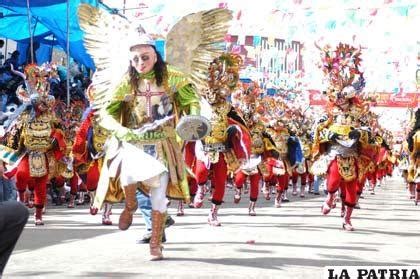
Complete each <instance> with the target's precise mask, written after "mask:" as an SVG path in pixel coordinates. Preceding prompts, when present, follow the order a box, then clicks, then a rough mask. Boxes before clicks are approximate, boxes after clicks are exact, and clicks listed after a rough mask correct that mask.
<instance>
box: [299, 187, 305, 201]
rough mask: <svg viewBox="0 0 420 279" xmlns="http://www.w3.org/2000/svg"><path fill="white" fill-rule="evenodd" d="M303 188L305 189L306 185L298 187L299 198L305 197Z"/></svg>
mask: <svg viewBox="0 0 420 279" xmlns="http://www.w3.org/2000/svg"><path fill="white" fill-rule="evenodd" d="M305 188H306V185H305V184H301V185H300V195H299V196H300V197H301V198H304V197H305Z"/></svg>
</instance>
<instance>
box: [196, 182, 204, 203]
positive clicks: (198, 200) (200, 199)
mask: <svg viewBox="0 0 420 279" xmlns="http://www.w3.org/2000/svg"><path fill="white" fill-rule="evenodd" d="M204 187H205V186H204V185H198V186H197V193H196V194H195V197H194V207H195V208H200V207H202V206H203V200H204V194H205V189H204Z"/></svg>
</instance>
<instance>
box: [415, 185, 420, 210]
mask: <svg viewBox="0 0 420 279" xmlns="http://www.w3.org/2000/svg"><path fill="white" fill-rule="evenodd" d="M419 202H420V187H419V186H417V189H416V196H415V199H414V204H415V205H418V204H419Z"/></svg>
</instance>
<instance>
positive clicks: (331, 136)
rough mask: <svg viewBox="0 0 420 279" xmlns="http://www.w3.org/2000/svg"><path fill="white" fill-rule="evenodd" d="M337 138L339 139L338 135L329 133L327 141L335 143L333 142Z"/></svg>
mask: <svg viewBox="0 0 420 279" xmlns="http://www.w3.org/2000/svg"><path fill="white" fill-rule="evenodd" d="M338 137H339V134H337V133H330V134H329V135H328V139H329V140H330V141H335V140H337V139H338Z"/></svg>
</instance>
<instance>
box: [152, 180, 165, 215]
mask: <svg viewBox="0 0 420 279" xmlns="http://www.w3.org/2000/svg"><path fill="white" fill-rule="evenodd" d="M168 182H169V174H168V172H164V173H162V174H161V175H160V176H159V184H160V185H159V187H152V188H150V200H151V202H152V209H153V210H157V211H159V212H161V213H163V212H166V210H167V207H168V206H167V199H166V188H167V187H168Z"/></svg>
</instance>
